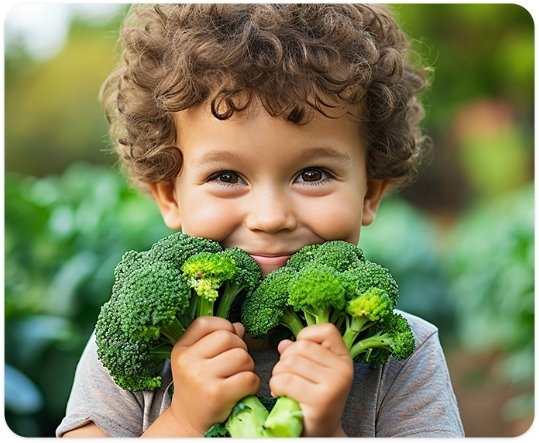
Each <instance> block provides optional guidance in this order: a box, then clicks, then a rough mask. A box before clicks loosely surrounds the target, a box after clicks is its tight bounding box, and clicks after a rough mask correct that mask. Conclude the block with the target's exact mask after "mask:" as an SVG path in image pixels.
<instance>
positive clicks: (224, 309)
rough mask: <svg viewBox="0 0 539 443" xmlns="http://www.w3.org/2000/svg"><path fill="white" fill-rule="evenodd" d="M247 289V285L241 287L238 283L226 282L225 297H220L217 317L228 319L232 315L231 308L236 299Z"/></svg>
mask: <svg viewBox="0 0 539 443" xmlns="http://www.w3.org/2000/svg"><path fill="white" fill-rule="evenodd" d="M243 289H245V285H240V284H239V283H236V282H226V283H225V284H224V290H223V295H220V296H219V299H218V300H219V305H218V306H217V310H216V312H215V315H216V316H217V317H221V318H228V315H229V314H230V308H232V304H233V303H234V300H235V299H236V296H237V295H238V294H239V293H240V292H241V291H242V290H243Z"/></svg>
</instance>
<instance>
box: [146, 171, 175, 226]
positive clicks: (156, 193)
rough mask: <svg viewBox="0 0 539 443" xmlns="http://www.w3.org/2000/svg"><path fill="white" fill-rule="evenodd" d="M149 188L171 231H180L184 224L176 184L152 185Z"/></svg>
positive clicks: (162, 183) (159, 183)
mask: <svg viewBox="0 0 539 443" xmlns="http://www.w3.org/2000/svg"><path fill="white" fill-rule="evenodd" d="M149 187H150V190H151V191H152V195H153V198H154V199H155V202H156V203H157V206H158V207H159V210H160V211H161V215H162V216H163V220H164V221H165V224H166V225H167V226H168V227H169V228H170V229H176V230H179V229H180V228H181V225H182V224H181V219H180V208H179V206H178V201H177V199H176V192H175V188H174V183H169V182H158V183H150V185H149Z"/></svg>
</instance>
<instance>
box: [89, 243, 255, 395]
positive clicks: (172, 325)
mask: <svg viewBox="0 0 539 443" xmlns="http://www.w3.org/2000/svg"><path fill="white" fill-rule="evenodd" d="M114 276H115V281H114V285H113V287H112V295H111V298H110V300H109V301H107V302H106V303H105V304H104V305H103V306H102V308H101V311H100V313H99V316H98V320H97V324H96V328H95V336H96V343H97V347H98V348H97V355H98V358H99V359H100V361H101V362H102V363H103V365H104V366H105V367H106V368H107V369H108V371H109V373H110V375H111V377H112V378H113V380H114V381H115V382H116V384H118V385H119V386H120V387H122V388H124V389H126V390H129V391H141V390H153V389H156V388H158V387H159V386H160V385H161V376H160V375H159V374H160V371H161V369H162V367H163V362H164V360H165V359H167V358H169V357H170V352H171V350H172V347H173V346H174V344H175V343H176V342H177V341H178V339H179V338H180V337H181V336H182V334H183V333H184V331H185V329H186V328H187V327H188V326H189V325H190V324H191V322H192V321H193V320H194V319H195V318H196V317H199V316H202V315H217V316H220V317H223V318H229V319H234V318H236V319H238V320H239V318H240V311H241V309H240V308H241V301H242V299H243V297H244V296H245V294H246V293H248V292H249V291H251V290H252V289H254V288H255V287H256V286H257V285H258V283H259V282H260V280H261V272H260V268H259V267H258V264H257V263H256V261H255V260H254V259H253V258H252V257H251V256H249V255H248V254H247V253H246V252H245V251H242V250H241V249H237V248H229V249H225V250H223V248H222V247H221V246H220V245H219V243H217V242H215V241H213V240H210V239H205V238H200V237H191V236H189V235H187V234H183V233H175V234H172V235H170V236H168V237H165V238H163V239H161V240H159V241H158V242H156V243H155V244H154V245H152V247H151V248H150V250H149V251H144V252H135V251H129V252H126V253H125V254H124V256H123V257H122V259H121V261H120V262H119V263H118V265H117V266H116V268H115V271H114Z"/></svg>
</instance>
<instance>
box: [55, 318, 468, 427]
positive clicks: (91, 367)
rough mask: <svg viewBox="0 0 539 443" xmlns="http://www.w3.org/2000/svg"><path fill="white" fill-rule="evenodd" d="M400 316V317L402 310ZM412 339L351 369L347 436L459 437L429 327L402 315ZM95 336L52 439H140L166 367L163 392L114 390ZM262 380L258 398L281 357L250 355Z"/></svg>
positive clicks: (162, 403) (156, 408) (161, 406)
mask: <svg viewBox="0 0 539 443" xmlns="http://www.w3.org/2000/svg"><path fill="white" fill-rule="evenodd" d="M401 313H402V312H401ZM402 314H403V315H405V316H406V318H407V319H408V320H409V322H410V325H411V326H412V329H413V331H414V334H415V337H416V351H415V352H414V354H413V355H412V356H411V357H410V358H409V359H407V360H405V361H396V360H394V359H392V358H390V359H389V361H388V362H387V363H386V364H385V365H384V366H383V367H381V368H378V369H372V368H370V366H369V365H366V364H354V366H355V368H354V369H355V370H354V380H353V384H352V389H351V391H350V395H349V397H348V401H347V404H346V408H345V411H344V415H343V419H342V427H343V430H344V432H345V433H346V434H347V435H348V436H349V437H464V430H463V427H462V423H461V419H460V415H459V411H458V406H457V401H456V398H455V395H454V392H453V388H452V386H451V380H450V378H449V372H448V369H447V364H446V360H445V357H444V354H443V351H442V347H441V345H440V341H439V338H438V330H437V328H436V327H435V326H433V325H432V324H430V323H428V322H426V321H425V320H422V319H420V318H418V317H416V316H413V315H410V314H407V313H402ZM96 350H97V348H96V345H95V341H94V337H93V336H92V338H91V339H90V340H89V342H88V344H87V346H86V348H85V350H84V353H83V354H82V357H81V360H80V362H79V364H78V367H77V370H76V373H75V380H74V384H73V388H72V391H71V395H70V398H69V400H68V403H67V411H66V416H65V417H64V419H63V420H62V422H61V423H60V425H59V426H58V428H57V430H56V435H57V436H58V437H61V436H62V435H63V434H64V433H65V432H67V431H70V430H73V429H76V428H78V427H81V426H83V425H85V424H87V423H89V422H94V423H95V424H96V425H97V426H99V428H101V429H102V430H103V431H104V432H105V433H106V434H107V435H109V436H110V437H139V436H140V435H141V434H142V433H143V432H144V431H146V429H147V428H148V427H149V426H150V425H151V424H152V423H153V422H154V421H155V419H156V418H157V417H158V416H159V415H160V414H162V413H163V412H164V411H165V410H166V409H167V408H168V407H169V405H170V397H169V394H168V388H169V386H170V384H171V383H172V376H171V371H170V362H169V361H168V360H167V361H166V362H165V365H164V367H163V371H162V377H163V382H162V385H161V388H159V389H157V390H155V391H141V392H129V391H125V390H123V389H122V388H120V387H118V386H117V385H116V384H115V383H114V381H113V380H112V379H111V377H110V376H109V374H108V372H107V370H106V369H105V368H104V367H103V365H102V364H101V362H100V361H99V360H98V359H97V352H96ZM250 352H251V355H252V356H253V359H254V361H255V365H256V372H257V374H258V375H259V376H260V379H261V390H260V392H259V394H260V395H264V396H268V395H269V388H268V380H269V378H270V376H271V371H272V368H273V366H274V365H275V363H276V362H277V360H278V358H279V355H278V352H277V351H276V350H273V349H253V350H250Z"/></svg>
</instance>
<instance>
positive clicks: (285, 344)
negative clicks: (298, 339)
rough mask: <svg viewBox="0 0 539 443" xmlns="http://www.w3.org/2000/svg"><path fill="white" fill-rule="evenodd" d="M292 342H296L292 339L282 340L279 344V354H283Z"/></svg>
mask: <svg viewBox="0 0 539 443" xmlns="http://www.w3.org/2000/svg"><path fill="white" fill-rule="evenodd" d="M292 343H294V342H293V341H292V340H281V341H280V342H279V344H278V345H277V350H278V351H279V354H282V353H283V352H284V351H285V350H286V348H288V347H289V346H290V345H291V344H292Z"/></svg>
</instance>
